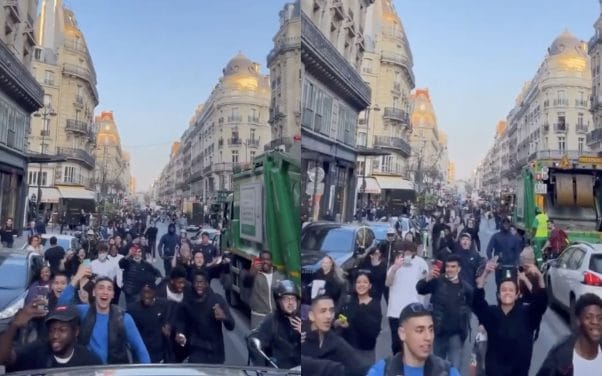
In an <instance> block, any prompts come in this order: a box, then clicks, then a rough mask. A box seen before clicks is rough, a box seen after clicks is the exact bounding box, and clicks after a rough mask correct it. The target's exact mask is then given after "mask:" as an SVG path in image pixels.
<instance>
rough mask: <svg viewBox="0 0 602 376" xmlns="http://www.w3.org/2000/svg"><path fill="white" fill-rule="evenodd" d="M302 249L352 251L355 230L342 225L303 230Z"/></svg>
mask: <svg viewBox="0 0 602 376" xmlns="http://www.w3.org/2000/svg"><path fill="white" fill-rule="evenodd" d="M301 249H304V250H315V251H322V252H352V251H353V231H352V230H350V229H347V228H341V227H318V226H314V227H310V228H306V230H305V231H304V232H303V238H302V239H301Z"/></svg>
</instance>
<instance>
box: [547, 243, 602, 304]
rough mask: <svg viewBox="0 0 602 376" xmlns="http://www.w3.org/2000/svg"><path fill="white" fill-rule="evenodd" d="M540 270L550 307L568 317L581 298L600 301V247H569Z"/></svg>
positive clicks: (601, 291) (601, 286) (601, 260)
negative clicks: (587, 295)
mask: <svg viewBox="0 0 602 376" xmlns="http://www.w3.org/2000/svg"><path fill="white" fill-rule="evenodd" d="M544 270H545V275H544V277H545V281H546V288H547V290H548V296H549V297H550V303H551V304H557V305H558V306H560V307H561V308H563V309H565V310H568V311H569V313H571V314H572V313H573V312H574V305H575V302H576V301H577V299H579V297H580V296H581V295H583V294H585V293H594V294H596V295H598V296H600V297H602V244H589V243H577V244H573V245H571V246H569V247H567V248H566V249H565V250H564V252H562V253H561V254H560V256H558V258H557V259H555V260H551V261H548V263H547V264H546V266H544Z"/></svg>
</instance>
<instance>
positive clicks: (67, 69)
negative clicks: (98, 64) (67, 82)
mask: <svg viewBox="0 0 602 376" xmlns="http://www.w3.org/2000/svg"><path fill="white" fill-rule="evenodd" d="M63 74H66V75H71V76H75V77H78V78H81V79H82V80H84V81H86V82H87V83H88V84H89V86H90V89H91V90H92V92H93V93H94V97H95V98H97V99H98V91H97V90H96V73H94V71H90V70H89V69H87V68H83V67H80V66H77V65H75V64H69V63H65V64H63Z"/></svg>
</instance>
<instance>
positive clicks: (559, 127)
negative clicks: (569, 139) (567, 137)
mask: <svg viewBox="0 0 602 376" xmlns="http://www.w3.org/2000/svg"><path fill="white" fill-rule="evenodd" d="M568 129H569V125H568V124H567V123H554V132H558V133H566V132H567V131H568Z"/></svg>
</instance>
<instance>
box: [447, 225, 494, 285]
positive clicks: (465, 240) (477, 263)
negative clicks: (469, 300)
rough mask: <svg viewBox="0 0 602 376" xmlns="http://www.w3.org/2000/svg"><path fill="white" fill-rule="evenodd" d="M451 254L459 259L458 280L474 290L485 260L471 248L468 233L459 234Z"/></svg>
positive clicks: (470, 238) (470, 237) (470, 239)
mask: <svg viewBox="0 0 602 376" xmlns="http://www.w3.org/2000/svg"><path fill="white" fill-rule="evenodd" d="M453 254H455V255H458V256H459V257H460V266H461V269H460V279H461V280H462V282H465V283H468V284H469V285H470V286H471V287H472V288H475V280H476V278H477V277H478V274H477V273H478V270H479V268H481V267H482V266H484V265H485V263H486V262H487V260H486V259H485V258H484V257H483V256H481V254H480V253H479V252H478V251H477V250H476V249H475V247H474V246H473V243H472V236H471V235H470V233H468V232H463V233H461V234H460V239H459V240H458V243H457V244H456V246H455V248H454V253H453Z"/></svg>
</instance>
